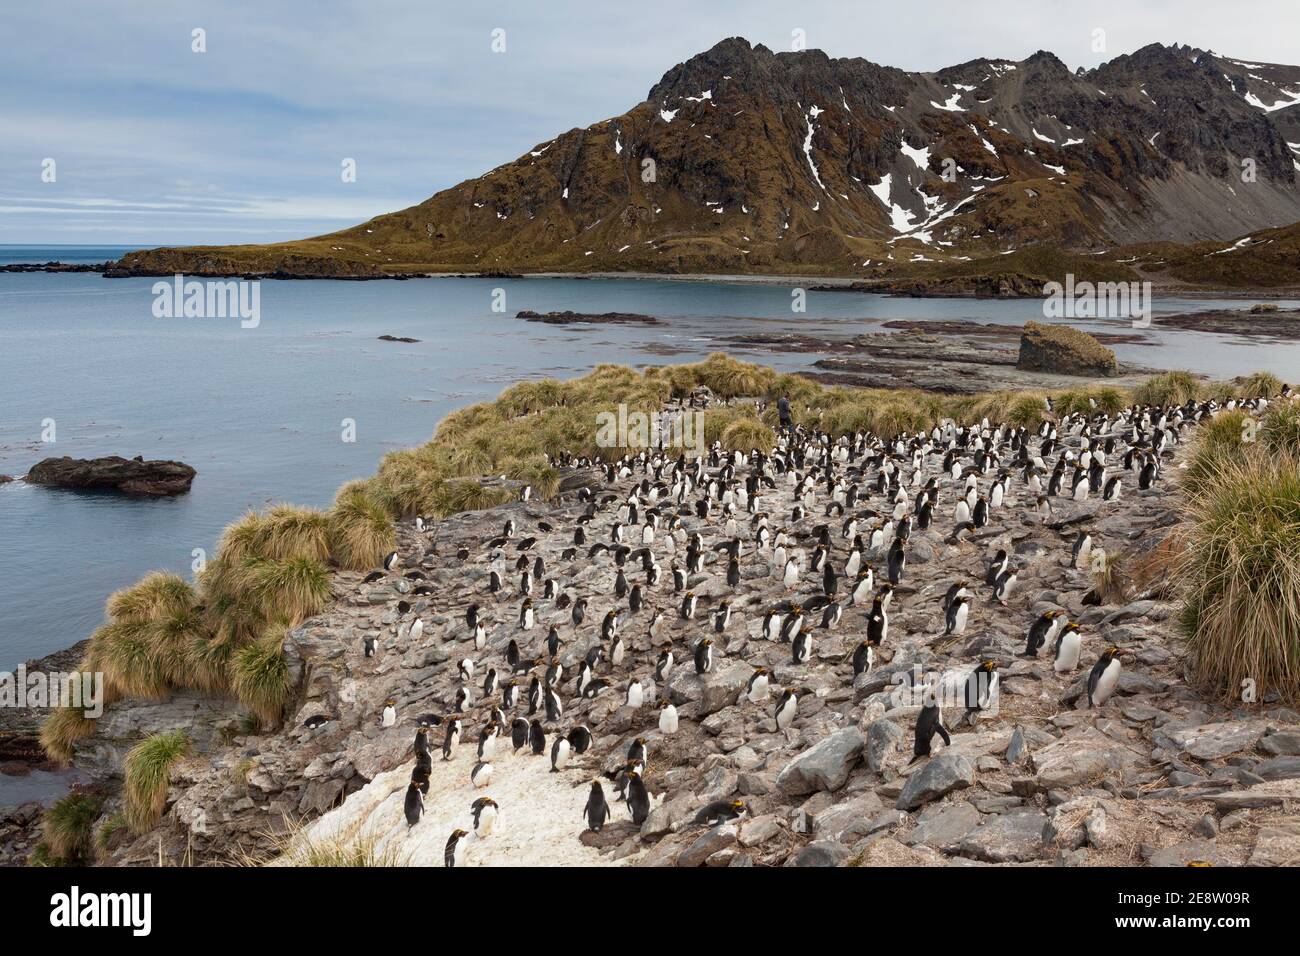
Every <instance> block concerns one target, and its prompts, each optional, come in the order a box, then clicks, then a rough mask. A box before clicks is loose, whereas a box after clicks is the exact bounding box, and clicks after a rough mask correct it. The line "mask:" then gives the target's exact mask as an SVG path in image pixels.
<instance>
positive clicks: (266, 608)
mask: <svg viewBox="0 0 1300 956" xmlns="http://www.w3.org/2000/svg"><path fill="white" fill-rule="evenodd" d="M241 578H242V588H241V590H243V591H244V593H246V594H248V595H250V596H251V597H252V599H253V600H254V601H255V602H256V603H257V606H258V607H259V608H260V609H261V612H262V616H263V618H264V619H266V620H270V619H272V618H274V617H278V616H284V617H286V618H288V619H290V620H292V621H293V622H295V623H296V622H298V621H301V620H303V619H304V618H308V617H311V616H312V615H313V614H315V613H316V612H317V611H319V610H320V609H321V608H323V607H324V606H325V603H326V602H327V601H328V600H329V596H330V579H329V574H328V573H327V572H326V570H325V568H324V567H323V566H322V565H321V564H319V563H318V562H316V561H312V560H310V559H308V558H292V559H290V560H288V561H273V560H269V559H263V558H254V559H250V560H248V561H246V562H244V566H243V568H242V569H241Z"/></svg>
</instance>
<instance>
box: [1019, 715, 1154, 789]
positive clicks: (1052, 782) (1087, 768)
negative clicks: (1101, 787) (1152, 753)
mask: <svg viewBox="0 0 1300 956" xmlns="http://www.w3.org/2000/svg"><path fill="white" fill-rule="evenodd" d="M1029 759H1030V763H1031V765H1032V766H1033V768H1034V773H1035V774H1036V780H1037V783H1038V785H1039V786H1040V787H1042V788H1044V789H1047V790H1057V789H1063V788H1067V787H1077V786H1080V785H1082V784H1085V783H1089V782H1092V781H1096V780H1100V779H1101V778H1103V777H1106V776H1109V775H1114V774H1116V773H1118V772H1120V771H1122V770H1123V769H1124V768H1125V767H1130V766H1133V765H1135V764H1137V763H1138V762H1139V760H1141V759H1142V756H1141V754H1139V753H1138V752H1137V751H1136V750H1134V749H1133V748H1131V747H1126V746H1125V745H1124V744H1121V743H1119V742H1118V741H1115V740H1112V739H1111V738H1109V737H1107V736H1106V735H1105V734H1103V733H1101V732H1100V731H1099V730H1096V729H1095V728H1093V727H1084V728H1082V729H1081V730H1080V731H1079V732H1078V733H1076V734H1075V735H1073V736H1070V737H1065V738H1063V739H1061V740H1058V741H1057V742H1056V743H1053V744H1048V745H1047V746H1046V747H1044V748H1042V749H1041V750H1038V751H1036V752H1034V753H1033V754H1031V755H1030V758H1029Z"/></svg>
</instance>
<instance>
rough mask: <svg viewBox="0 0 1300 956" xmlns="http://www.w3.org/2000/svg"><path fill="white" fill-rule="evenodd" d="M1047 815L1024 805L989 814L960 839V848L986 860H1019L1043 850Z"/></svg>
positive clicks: (1023, 860)
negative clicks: (997, 813) (994, 814)
mask: <svg viewBox="0 0 1300 956" xmlns="http://www.w3.org/2000/svg"><path fill="white" fill-rule="evenodd" d="M1046 829H1047V815H1046V814H1045V813H1043V812H1042V811H1041V810H1035V809H1033V808H1024V809H1020V810H1011V811H1009V812H1007V813H1003V814H1000V815H998V816H996V817H990V818H988V819H986V820H985V821H984V823H982V824H981V825H980V826H979V827H977V828H976V829H975V830H973V831H972V832H971V833H970V834H968V835H967V836H966V838H965V839H964V840H963V841H962V843H961V848H960V849H961V852H962V853H963V854H965V855H967V856H973V857H975V858H976V859H977V860H984V861H985V862H988V863H1019V862H1025V861H1027V860H1035V859H1037V858H1038V857H1039V856H1041V855H1042V853H1043V847H1044V839H1045V831H1046Z"/></svg>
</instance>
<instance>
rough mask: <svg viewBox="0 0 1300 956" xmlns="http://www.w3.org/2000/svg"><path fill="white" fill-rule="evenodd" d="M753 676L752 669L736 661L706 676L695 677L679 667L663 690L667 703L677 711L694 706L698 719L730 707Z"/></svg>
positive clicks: (688, 670) (687, 670)
mask: <svg viewBox="0 0 1300 956" xmlns="http://www.w3.org/2000/svg"><path fill="white" fill-rule="evenodd" d="M753 673H754V669H753V668H752V667H750V666H749V665H747V664H742V663H739V662H738V661H733V662H726V661H724V662H722V663H720V664H717V665H715V666H714V669H713V670H711V671H710V672H709V673H707V674H696V673H695V670H694V668H687V667H680V668H677V669H676V670H675V671H674V672H673V674H672V676H670V677H669V678H668V686H667V687H666V688H665V689H666V691H667V693H668V697H669V699H670V700H671V701H672V702H673V703H674V704H676V705H677V706H678V707H680V706H681V705H682V704H687V703H694V702H698V704H699V708H700V709H699V716H701V717H706V716H708V715H709V714H712V713H716V712H717V711H719V710H722V708H724V707H728V706H730V705H731V704H734V703H735V702H736V699H737V698H738V697H739V696H740V692H741V691H742V690H744V689H745V685H746V684H748V683H749V677H750V675H751V674H753Z"/></svg>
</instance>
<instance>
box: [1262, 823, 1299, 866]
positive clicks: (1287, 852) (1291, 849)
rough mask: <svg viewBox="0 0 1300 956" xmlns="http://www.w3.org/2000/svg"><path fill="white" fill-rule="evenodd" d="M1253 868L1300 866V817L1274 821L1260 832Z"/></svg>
mask: <svg viewBox="0 0 1300 956" xmlns="http://www.w3.org/2000/svg"><path fill="white" fill-rule="evenodd" d="M1250 865H1251V866H1300V817H1287V818H1284V819H1281V820H1274V821H1273V822H1272V823H1270V824H1269V825H1268V826H1266V827H1263V828H1262V829H1261V830H1260V831H1259V836H1258V837H1256V838H1255V849H1254V850H1253V851H1252V852H1251V854H1250Z"/></svg>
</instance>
